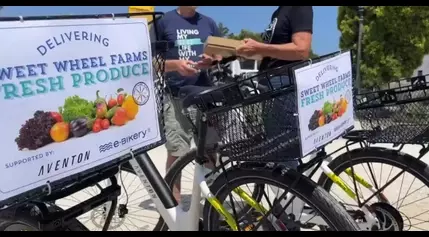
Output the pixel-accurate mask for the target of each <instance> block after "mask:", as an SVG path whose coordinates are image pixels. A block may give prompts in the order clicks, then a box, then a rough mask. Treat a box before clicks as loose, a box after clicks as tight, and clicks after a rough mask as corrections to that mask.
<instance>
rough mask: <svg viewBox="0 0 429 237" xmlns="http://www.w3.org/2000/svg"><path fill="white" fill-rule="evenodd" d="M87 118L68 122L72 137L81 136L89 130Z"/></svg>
mask: <svg viewBox="0 0 429 237" xmlns="http://www.w3.org/2000/svg"><path fill="white" fill-rule="evenodd" d="M87 124H88V119H87V118H78V119H75V120H73V121H71V122H70V131H71V133H72V134H73V136H74V137H82V136H84V135H86V134H87V133H88V132H89V129H88V125H87Z"/></svg>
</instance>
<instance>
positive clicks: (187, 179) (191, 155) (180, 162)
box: [154, 148, 263, 231]
mask: <svg viewBox="0 0 429 237" xmlns="http://www.w3.org/2000/svg"><path fill="white" fill-rule="evenodd" d="M196 156H197V150H196V149H195V148H194V149H191V150H190V151H189V152H188V153H186V154H185V155H184V156H181V157H179V158H177V160H176V161H175V162H174V163H173V164H172V165H171V167H170V169H169V170H168V172H167V174H166V175H165V178H164V179H165V181H166V182H167V185H168V186H169V187H170V189H173V185H174V184H175V183H176V182H178V178H179V177H181V196H182V198H181V204H182V207H183V209H184V210H188V209H189V207H190V204H191V203H190V197H191V194H192V184H193V180H194V176H193V175H194V172H193V170H194V167H195V157H196ZM208 175H212V174H208ZM182 182H183V183H182ZM183 191H189V195H187V194H184V192H183ZM261 191H263V185H259V186H257V188H256V189H255V191H254V192H253V193H252V197H253V198H254V199H255V200H256V201H259V200H261V198H262V192H261ZM154 231H168V226H167V225H166V224H165V222H164V220H163V219H162V217H160V218H159V221H158V223H157V224H156V226H155V228H154Z"/></svg>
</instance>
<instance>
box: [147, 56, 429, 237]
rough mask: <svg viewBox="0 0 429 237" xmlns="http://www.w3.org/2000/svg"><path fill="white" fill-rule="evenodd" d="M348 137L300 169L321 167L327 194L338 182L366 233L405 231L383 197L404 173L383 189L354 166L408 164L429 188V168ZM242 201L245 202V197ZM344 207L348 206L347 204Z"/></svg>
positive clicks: (355, 135)
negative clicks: (346, 179) (350, 182)
mask: <svg viewBox="0 0 429 237" xmlns="http://www.w3.org/2000/svg"><path fill="white" fill-rule="evenodd" d="M227 60H228V59H227ZM230 60H235V58H231V59H230ZM225 67H227V63H224V65H222V66H220V67H219V65H218V66H217V68H218V69H217V71H219V68H220V69H221V71H222V72H223V73H224V74H222V73H221V74H220V76H221V77H224V78H227V79H226V80H230V81H231V80H234V79H233V77H232V76H231V75H229V73H228V70H225V69H222V68H225ZM216 73H217V72H216ZM218 75H219V74H218ZM224 80H225V79H224ZM247 84H248V83H247ZM258 90H264V88H262V87H258ZM240 112H241V111H239V113H240ZM241 114H242V113H241ZM238 117H240V118H243V117H245V116H243V115H242V116H238ZM190 120H191V121H192V118H190ZM244 122H245V121H243V120H241V121H240V122H239V123H244ZM344 138H345V139H348V140H349V142H348V143H347V144H346V146H345V147H342V148H340V149H338V150H336V151H334V152H332V153H331V154H329V155H326V153H325V152H324V150H322V151H320V152H319V153H317V154H316V155H313V156H312V158H310V161H309V162H308V163H307V164H302V166H300V167H299V168H298V170H300V171H302V172H303V174H304V175H306V176H308V177H312V176H313V175H314V174H315V171H316V170H317V169H318V168H321V170H322V175H321V176H320V177H319V181H318V183H319V184H320V185H321V186H322V187H324V188H325V189H326V190H327V191H330V189H331V188H332V187H333V186H332V185H333V184H334V183H335V184H336V186H337V187H339V188H340V191H341V192H343V193H344V194H345V195H346V196H348V197H349V198H351V200H353V201H355V202H357V205H358V210H350V211H349V213H350V215H352V216H353V217H354V218H355V219H356V220H357V221H358V222H359V226H360V228H361V229H362V230H394V231H400V230H403V229H404V220H403V218H402V217H401V214H400V213H399V211H398V210H397V209H395V208H394V207H393V206H392V205H390V204H389V202H388V200H387V198H386V197H385V196H384V195H383V190H385V188H386V187H387V186H388V185H389V184H391V182H393V181H394V180H395V179H397V178H398V177H399V175H400V174H401V172H400V173H399V174H398V175H396V176H395V177H394V178H393V179H392V180H391V182H390V183H388V184H386V185H384V186H383V187H378V186H377V184H374V183H375V182H372V181H374V180H373V179H372V180H370V181H367V180H365V179H364V178H362V177H361V176H359V175H358V174H357V173H356V172H354V171H353V166H354V165H356V164H359V163H361V162H362V161H366V162H369V161H377V162H378V163H382V164H390V165H393V166H394V167H397V168H402V169H404V168H406V167H407V166H406V165H405V164H408V165H409V167H411V170H410V169H409V168H408V171H410V172H411V173H412V175H413V176H414V177H415V178H418V179H419V180H420V181H422V182H423V183H424V184H425V186H428V184H429V182H428V180H429V175H428V174H426V172H425V171H424V170H425V169H426V167H427V165H426V164H424V163H423V162H421V161H418V160H417V159H415V158H414V157H410V156H409V155H405V154H402V153H400V152H399V151H395V150H388V149H381V148H369V147H368V143H366V142H365V139H368V137H367V136H364V135H363V134H362V133H361V132H360V131H353V132H349V133H348V134H347V135H345V136H344ZM353 144H361V145H362V148H360V149H354V150H349V146H351V145H353ZM344 148H346V149H347V153H345V154H342V155H340V156H339V157H337V158H335V159H334V160H332V154H333V153H335V152H338V151H340V150H342V149H344ZM426 152H427V148H425V147H424V148H423V149H422V151H421V155H420V156H419V158H421V157H422V156H423V155H424V154H426ZM195 155H196V153H195V151H191V152H190V153H188V154H187V155H185V156H184V157H181V158H179V160H178V161H177V162H175V163H174V164H173V166H172V167H171V170H170V171H169V172H168V173H167V175H166V177H165V179H166V181H167V182H168V183H169V184H170V186H171V185H172V184H173V183H174V182H175V180H176V179H177V177H178V176H179V174H180V173H181V172H180V171H181V170H182V169H184V168H185V167H186V166H187V165H188V164H190V163H192V160H193V157H195ZM368 157H369V158H368ZM321 159H322V161H321ZM323 159H324V160H323ZM398 161H399V162H398ZM227 162H231V161H226V163H227ZM224 164H225V163H224ZM314 166H315V167H314ZM311 167H313V168H311ZM219 170H220V168H217V169H215V170H213V171H212V172H211V173H210V174H208V175H207V176H209V175H212V174H215V173H217V172H219ZM342 172H345V173H346V175H347V177H352V179H353V182H354V184H353V185H347V184H346V183H345V182H344V179H341V178H340V177H339V175H340V174H341V173H342ZM402 173H403V172H402ZM370 178H371V177H370ZM372 178H373V177H372ZM356 182H357V184H358V185H362V186H363V187H364V188H365V189H367V190H368V191H369V192H370V194H372V195H370V197H369V198H368V199H367V200H366V201H361V200H360V198H361V193H360V192H359V190H357V185H356ZM386 182H387V181H386ZM371 183H373V184H371ZM259 189H261V187H259ZM360 191H361V190H360ZM408 191H409V190H408ZM257 192H260V191H258V190H257V191H255V192H254V193H253V194H252V197H254V199H255V200H256V201H257V202H259V201H260V196H258V195H259V194H257ZM373 197H377V199H378V202H375V203H372V204H371V205H368V204H367V203H368V201H369V200H370V199H371V198H373ZM241 198H243V199H245V197H241ZM398 198H399V197H398ZM403 199H405V198H403ZM402 201H404V200H402ZM343 204H345V203H344V201H343ZM306 211H307V212H309V211H311V210H308V209H307V210H306ZM313 222H314V223H312V224H313V225H323V223H322V222H321V221H320V220H319V221H317V220H314V221H313ZM386 223H390V224H389V225H391V226H393V224H395V225H396V226H395V228H391V226H386ZM155 229H157V230H166V227H165V225H164V224H163V220H162V218H161V219H160V221H159V222H158V224H157V227H156V228H155Z"/></svg>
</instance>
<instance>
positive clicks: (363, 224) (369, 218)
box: [320, 160, 380, 230]
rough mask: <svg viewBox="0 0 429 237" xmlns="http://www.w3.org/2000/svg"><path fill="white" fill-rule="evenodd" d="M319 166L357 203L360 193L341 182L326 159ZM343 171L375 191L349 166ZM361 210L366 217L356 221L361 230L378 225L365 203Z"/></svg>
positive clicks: (372, 190) (360, 196) (373, 190)
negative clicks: (359, 221)
mask: <svg viewBox="0 0 429 237" xmlns="http://www.w3.org/2000/svg"><path fill="white" fill-rule="evenodd" d="M320 168H321V169H322V171H323V173H324V174H325V175H326V176H328V178H329V179H330V180H332V182H333V183H335V184H336V185H338V187H340V188H341V189H342V190H343V191H344V192H345V193H346V194H347V195H348V196H349V197H350V198H351V199H353V200H354V201H356V202H357V203H358V198H363V196H362V195H361V194H359V193H355V192H354V191H353V190H352V188H351V187H349V186H348V185H347V184H346V183H345V182H343V180H342V179H341V178H340V177H339V176H337V175H336V174H335V173H334V172H333V171H332V170H331V169H330V168H329V166H328V162H327V161H326V160H325V161H322V164H321V166H320ZM345 173H346V174H347V175H348V176H349V177H351V178H352V179H353V180H355V181H356V182H357V183H359V184H360V185H362V186H363V187H365V188H367V189H369V190H370V191H371V192H373V193H375V192H376V191H377V190H375V189H374V187H373V186H372V185H371V184H370V183H369V182H367V181H366V180H365V179H364V178H362V177H361V176H359V175H358V174H356V172H353V171H352V169H351V168H347V169H346V170H345ZM361 210H362V212H363V213H364V214H365V219H366V222H361V223H358V225H359V227H360V228H361V229H362V230H371V229H372V227H373V226H378V227H379V224H380V223H379V221H378V219H377V218H376V217H375V216H374V215H373V214H372V212H371V210H370V209H369V207H368V206H367V205H364V206H362V207H361Z"/></svg>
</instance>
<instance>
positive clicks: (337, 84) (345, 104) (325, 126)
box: [295, 51, 354, 156]
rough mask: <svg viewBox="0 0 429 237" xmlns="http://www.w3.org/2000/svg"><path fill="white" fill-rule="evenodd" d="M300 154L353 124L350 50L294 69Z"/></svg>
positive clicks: (326, 141) (335, 136) (327, 140)
mask: <svg viewBox="0 0 429 237" xmlns="http://www.w3.org/2000/svg"><path fill="white" fill-rule="evenodd" d="M295 78H296V86H297V104H298V116H299V129H300V139H301V154H302V155H303V156H306V155H307V154H309V153H311V152H312V151H314V150H315V149H317V148H319V147H321V146H323V145H325V144H327V143H329V142H330V141H332V140H334V139H336V138H338V136H341V135H342V134H343V133H344V132H345V131H346V130H348V129H351V128H353V126H354V120H353V101H352V100H353V98H352V95H353V94H352V89H353V83H352V63H351V57H350V51H349V52H345V53H342V54H339V55H338V56H335V57H333V58H329V59H326V60H324V61H321V62H318V63H313V64H311V65H308V66H306V67H302V68H299V69H296V70H295Z"/></svg>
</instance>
